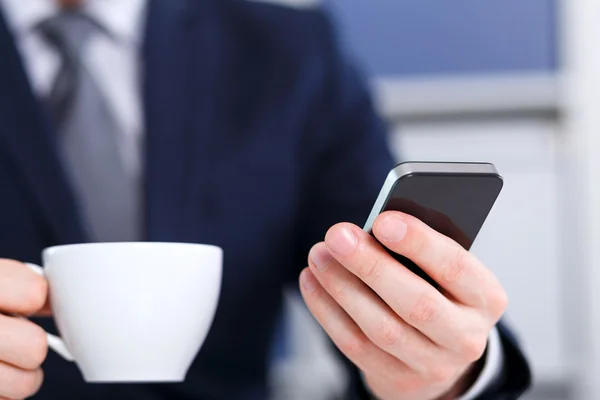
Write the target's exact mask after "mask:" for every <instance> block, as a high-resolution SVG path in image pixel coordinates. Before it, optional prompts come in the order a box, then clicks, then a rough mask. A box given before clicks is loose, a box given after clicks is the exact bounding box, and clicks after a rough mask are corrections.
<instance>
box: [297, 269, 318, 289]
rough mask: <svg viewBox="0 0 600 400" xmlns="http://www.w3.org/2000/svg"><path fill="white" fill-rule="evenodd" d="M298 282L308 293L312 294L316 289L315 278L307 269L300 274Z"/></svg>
mask: <svg viewBox="0 0 600 400" xmlns="http://www.w3.org/2000/svg"><path fill="white" fill-rule="evenodd" d="M300 282H302V286H304V289H306V290H307V291H309V292H313V291H314V290H315V288H316V287H317V278H315V276H314V275H313V273H312V272H310V270H309V269H308V268H306V269H305V270H304V271H302V272H301V273H300Z"/></svg>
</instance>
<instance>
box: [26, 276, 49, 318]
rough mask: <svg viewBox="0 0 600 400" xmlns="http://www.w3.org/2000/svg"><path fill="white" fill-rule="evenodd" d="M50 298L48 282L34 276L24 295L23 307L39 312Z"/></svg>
mask: <svg viewBox="0 0 600 400" xmlns="http://www.w3.org/2000/svg"><path fill="white" fill-rule="evenodd" d="M47 297H48V282H46V279H44V278H42V277H41V276H37V275H33V278H32V279H30V281H29V282H28V284H27V286H26V289H25V293H23V300H22V306H23V307H24V308H25V309H27V310H31V311H37V310H39V309H40V308H42V307H43V306H44V304H46V299H47Z"/></svg>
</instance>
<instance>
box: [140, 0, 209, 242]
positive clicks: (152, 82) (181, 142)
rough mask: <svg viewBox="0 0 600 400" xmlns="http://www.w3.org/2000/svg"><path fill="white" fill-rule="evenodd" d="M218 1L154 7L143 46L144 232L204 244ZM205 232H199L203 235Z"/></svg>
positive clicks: (172, 1) (174, 0)
mask: <svg viewBox="0 0 600 400" xmlns="http://www.w3.org/2000/svg"><path fill="white" fill-rule="evenodd" d="M216 3H217V2H213V1H196V0H192V1H189V0H188V1H186V0H170V1H160V0H155V1H151V2H150V9H149V15H148V24H147V32H146V44H145V46H144V50H143V51H144V60H145V73H144V100H145V102H144V103H145V130H146V156H147V158H146V171H145V172H146V194H147V195H146V200H147V203H146V218H145V220H146V223H147V226H146V232H147V235H148V236H147V237H148V239H149V240H168V241H199V240H207V239H208V236H209V235H210V229H209V228H208V227H207V226H206V222H207V218H208V215H209V213H210V201H209V199H208V197H207V196H206V194H207V193H208V190H209V187H210V182H209V179H210V177H211V175H212V174H214V171H211V169H210V166H211V163H212V160H213V157H215V154H213V153H214V152H211V149H212V148H214V146H213V144H212V141H213V139H215V138H216V135H217V134H216V132H217V131H218V129H217V126H216V123H215V121H216V119H215V118H216V112H215V98H216V97H217V93H216V91H217V88H216V82H217V81H218V79H217V77H218V70H217V66H218V63H219V54H220V53H219V48H218V47H217V46H216V45H215V44H216V43H218V42H219V40H218V37H217V36H218V35H219V29H218V28H219V22H218V20H217V18H216V16H217V13H216V11H215V9H214V7H216ZM200 228H202V229H200Z"/></svg>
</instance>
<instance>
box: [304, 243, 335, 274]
mask: <svg viewBox="0 0 600 400" xmlns="http://www.w3.org/2000/svg"><path fill="white" fill-rule="evenodd" d="M308 257H309V258H310V261H311V262H312V263H313V264H315V267H317V269H318V270H319V271H323V270H324V269H325V268H327V265H329V263H330V262H331V260H333V257H332V256H331V253H329V251H327V248H326V247H325V246H323V245H322V244H321V245H317V246H315V247H313V248H312V249H311V251H310V254H309V255H308Z"/></svg>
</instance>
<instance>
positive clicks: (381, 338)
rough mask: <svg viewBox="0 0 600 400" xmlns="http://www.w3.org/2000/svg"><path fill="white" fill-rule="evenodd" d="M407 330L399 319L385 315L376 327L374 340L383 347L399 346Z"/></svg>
mask: <svg viewBox="0 0 600 400" xmlns="http://www.w3.org/2000/svg"><path fill="white" fill-rule="evenodd" d="M405 336H406V335H405V332H404V329H403V328H402V326H401V325H400V324H399V323H398V321H397V320H395V319H394V318H391V317H389V316H385V317H384V318H383V319H382V321H381V322H380V324H379V326H378V327H377V328H376V330H375V333H374V339H375V340H374V341H375V342H376V343H377V344H379V345H380V346H381V347H383V348H390V347H397V346H399V345H401V344H402V342H403V341H404V338H405Z"/></svg>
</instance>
